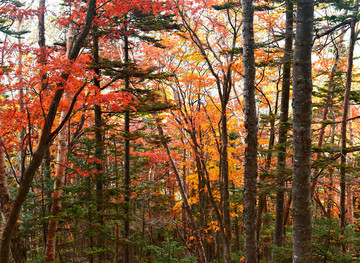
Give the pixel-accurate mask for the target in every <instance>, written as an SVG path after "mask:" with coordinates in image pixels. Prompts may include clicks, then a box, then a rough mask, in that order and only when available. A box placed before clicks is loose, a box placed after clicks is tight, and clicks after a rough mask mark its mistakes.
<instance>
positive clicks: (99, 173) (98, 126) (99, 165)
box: [93, 32, 106, 262]
mask: <svg viewBox="0 0 360 263" xmlns="http://www.w3.org/2000/svg"><path fill="white" fill-rule="evenodd" d="M93 57H94V58H93V59H94V63H95V65H98V64H99V36H98V35H97V33H96V32H94V35H93ZM94 71H95V74H96V76H95V77H94V78H93V83H94V86H96V87H97V89H98V92H101V87H100V70H99V69H98V68H96V67H95V69H94ZM94 114H95V123H94V125H95V158H96V159H97V160H99V162H96V176H95V181H96V212H97V215H96V217H97V223H98V224H99V227H102V226H103V225H104V216H103V209H104V208H103V206H104V204H103V203H104V194H103V188H104V185H103V184H104V178H103V170H104V169H103V160H104V159H103V158H104V146H103V145H104V142H103V120H102V115H101V105H100V104H99V105H95V106H94ZM98 232H99V233H100V234H99V236H98V237H97V240H96V242H97V244H96V245H97V248H98V249H103V248H104V239H103V237H102V232H103V229H99V231H98ZM105 259H106V255H105V253H100V254H99V255H98V262H102V261H103V260H105Z"/></svg>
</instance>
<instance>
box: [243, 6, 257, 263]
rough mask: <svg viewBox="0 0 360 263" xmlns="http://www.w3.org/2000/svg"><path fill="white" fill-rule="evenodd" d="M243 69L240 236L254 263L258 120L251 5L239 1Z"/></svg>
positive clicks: (246, 251) (246, 252) (252, 10)
mask: <svg viewBox="0 0 360 263" xmlns="http://www.w3.org/2000/svg"><path fill="white" fill-rule="evenodd" d="M242 7H243V31H242V33H243V38H244V50H243V65H244V66H243V68H244V114H245V130H246V137H245V175H244V177H245V179H244V190H245V193H244V235H245V240H244V241H245V242H244V244H245V251H244V257H245V262H248V263H255V262H257V260H258V258H257V244H256V226H255V224H256V211H255V208H256V194H257V185H256V184H257V175H258V173H257V152H258V150H257V147H258V143H257V133H258V116H257V113H256V102H255V56H254V52H255V41H254V4H253V1H252V0H243V1H242Z"/></svg>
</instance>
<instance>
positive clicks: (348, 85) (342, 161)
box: [340, 0, 359, 251]
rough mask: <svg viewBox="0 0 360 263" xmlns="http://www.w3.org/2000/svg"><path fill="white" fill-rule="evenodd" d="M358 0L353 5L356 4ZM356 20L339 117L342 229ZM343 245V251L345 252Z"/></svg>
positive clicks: (343, 225)
mask: <svg viewBox="0 0 360 263" xmlns="http://www.w3.org/2000/svg"><path fill="white" fill-rule="evenodd" d="M358 2H359V1H358V0H356V1H355V4H358ZM355 26H356V19H355V18H354V17H353V18H351V23H350V43H349V51H348V65H347V70H346V83H345V94H344V106H343V113H342V117H341V157H340V227H341V228H342V229H343V231H344V228H345V226H346V151H345V148H346V145H347V143H346V138H347V136H346V132H347V119H348V115H349V114H348V112H349V98H350V91H351V84H352V70H353V62H354V47H355V42H356V32H355ZM345 250H346V249H345V246H344V245H343V251H345Z"/></svg>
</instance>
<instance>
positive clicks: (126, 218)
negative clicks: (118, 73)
mask: <svg viewBox="0 0 360 263" xmlns="http://www.w3.org/2000/svg"><path fill="white" fill-rule="evenodd" d="M125 34H126V33H125ZM124 53H125V63H129V61H130V59H129V40H128V37H127V35H125V36H124ZM129 87H130V76H126V77H125V91H128V89H129ZM124 125H125V126H124V134H125V140H124V143H125V144H124V189H125V193H124V201H125V209H124V239H125V245H124V251H123V262H124V263H130V262H131V261H130V243H129V237H130V198H131V189H130V187H131V178H130V140H129V136H130V111H129V110H126V111H125V113H124Z"/></svg>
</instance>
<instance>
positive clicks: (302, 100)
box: [292, 0, 314, 263]
mask: <svg viewBox="0 0 360 263" xmlns="http://www.w3.org/2000/svg"><path fill="white" fill-rule="evenodd" d="M313 20H314V1H313V0H301V1H298V2H297V10H296V35H295V53H294V69H293V134H294V138H293V145H294V158H293V181H292V196H293V197H292V199H293V206H292V211H293V219H294V230H293V238H294V240H293V262H294V263H298V262H309V263H310V262H311V261H312V257H311V235H312V202H311V194H310V180H311V115H312V111H311V110H312V103H311V95H312V65H311V51H312V42H313V37H312V31H313Z"/></svg>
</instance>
